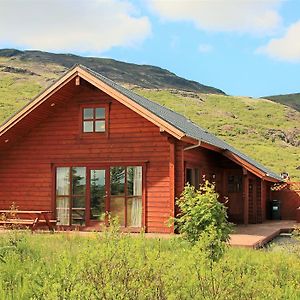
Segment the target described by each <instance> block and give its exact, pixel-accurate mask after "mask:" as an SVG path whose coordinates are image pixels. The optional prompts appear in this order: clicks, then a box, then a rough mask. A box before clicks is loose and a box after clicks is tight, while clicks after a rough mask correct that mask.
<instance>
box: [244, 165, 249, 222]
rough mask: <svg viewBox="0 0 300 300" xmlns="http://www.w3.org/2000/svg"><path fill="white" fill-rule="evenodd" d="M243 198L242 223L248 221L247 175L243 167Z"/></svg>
mask: <svg viewBox="0 0 300 300" xmlns="http://www.w3.org/2000/svg"><path fill="white" fill-rule="evenodd" d="M243 200H244V224H245V225H248V223H249V175H248V172H247V170H246V169H244V168H243Z"/></svg>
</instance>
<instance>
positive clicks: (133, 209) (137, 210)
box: [127, 197, 142, 227]
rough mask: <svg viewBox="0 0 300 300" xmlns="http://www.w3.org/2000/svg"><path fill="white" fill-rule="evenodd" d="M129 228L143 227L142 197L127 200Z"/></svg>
mask: <svg viewBox="0 0 300 300" xmlns="http://www.w3.org/2000/svg"><path fill="white" fill-rule="evenodd" d="M127 226H129V227H141V226H142V198H140V197H134V198H128V199H127Z"/></svg>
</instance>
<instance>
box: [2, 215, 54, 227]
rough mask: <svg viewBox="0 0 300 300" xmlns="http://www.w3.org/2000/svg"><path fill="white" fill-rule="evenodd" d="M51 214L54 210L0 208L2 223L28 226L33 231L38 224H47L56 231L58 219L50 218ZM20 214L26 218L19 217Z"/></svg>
mask: <svg viewBox="0 0 300 300" xmlns="http://www.w3.org/2000/svg"><path fill="white" fill-rule="evenodd" d="M49 214H52V212H51V211H47V210H0V225H12V226H16V227H17V226H18V225H20V226H28V227H31V230H32V231H34V230H35V229H36V228H37V226H40V225H46V226H47V227H48V228H49V230H50V231H54V226H55V225H56V223H57V220H50V219H49ZM1 215H2V218H1ZM19 215H21V216H26V218H18V216H19ZM30 217H31V218H30Z"/></svg>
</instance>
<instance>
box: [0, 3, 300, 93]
mask: <svg viewBox="0 0 300 300" xmlns="http://www.w3.org/2000/svg"><path fill="white" fill-rule="evenodd" d="M0 48H18V49H38V50H44V51H51V52H57V53H65V52H68V53H75V54H79V55H84V56H98V57H109V58H114V59H117V60H122V61H127V62H133V63H138V64H151V65H156V66H159V67H162V68H166V69H168V70H170V71H172V72H174V73H176V74H177V75H179V76H182V77H185V78H188V79H192V80H196V81H199V82H200V83H203V84H206V85H211V86H214V87H217V88H220V89H222V90H224V91H225V92H226V93H228V94H231V95H245V96H246V95H247V96H253V97H259V96H264V95H274V94H286V93H295V92H300V76H299V71H300V1H299V0H287V1H282V0H144V1H142V0H135V1H134V0H128V1H119V0H43V1H40V0H26V1H25V0H0Z"/></svg>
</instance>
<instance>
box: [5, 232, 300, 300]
mask: <svg viewBox="0 0 300 300" xmlns="http://www.w3.org/2000/svg"><path fill="white" fill-rule="evenodd" d="M202 243H203V241H201V240H200V241H198V242H197V243H195V245H194V246H191V244H190V243H188V242H187V241H185V240H182V239H181V238H179V237H173V238H170V239H161V240H159V239H148V238H145V237H144V236H143V235H140V236H128V235H124V234H120V233H119V232H118V231H117V230H114V231H111V232H107V233H104V234H97V233H94V234H91V235H88V236H83V235H80V234H79V233H78V234H77V233H73V234H54V235H51V234H33V235H32V234H30V233H26V232H25V233H24V232H23V233H19V232H17V231H11V232H9V233H1V235H0V270H1V272H0V299H5V300H8V299H18V300H19V299H26V300H27V299H300V261H299V257H297V256H294V255H293V254H289V255H287V254H284V253H281V252H280V253H277V252H276V253H272V252H266V251H254V250H246V249H228V250H227V251H226V253H225V254H224V256H223V257H222V258H221V259H220V260H219V261H218V262H212V261H211V260H209V259H208V258H207V256H206V254H205V253H204V250H203V249H205V247H203V245H202Z"/></svg>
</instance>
